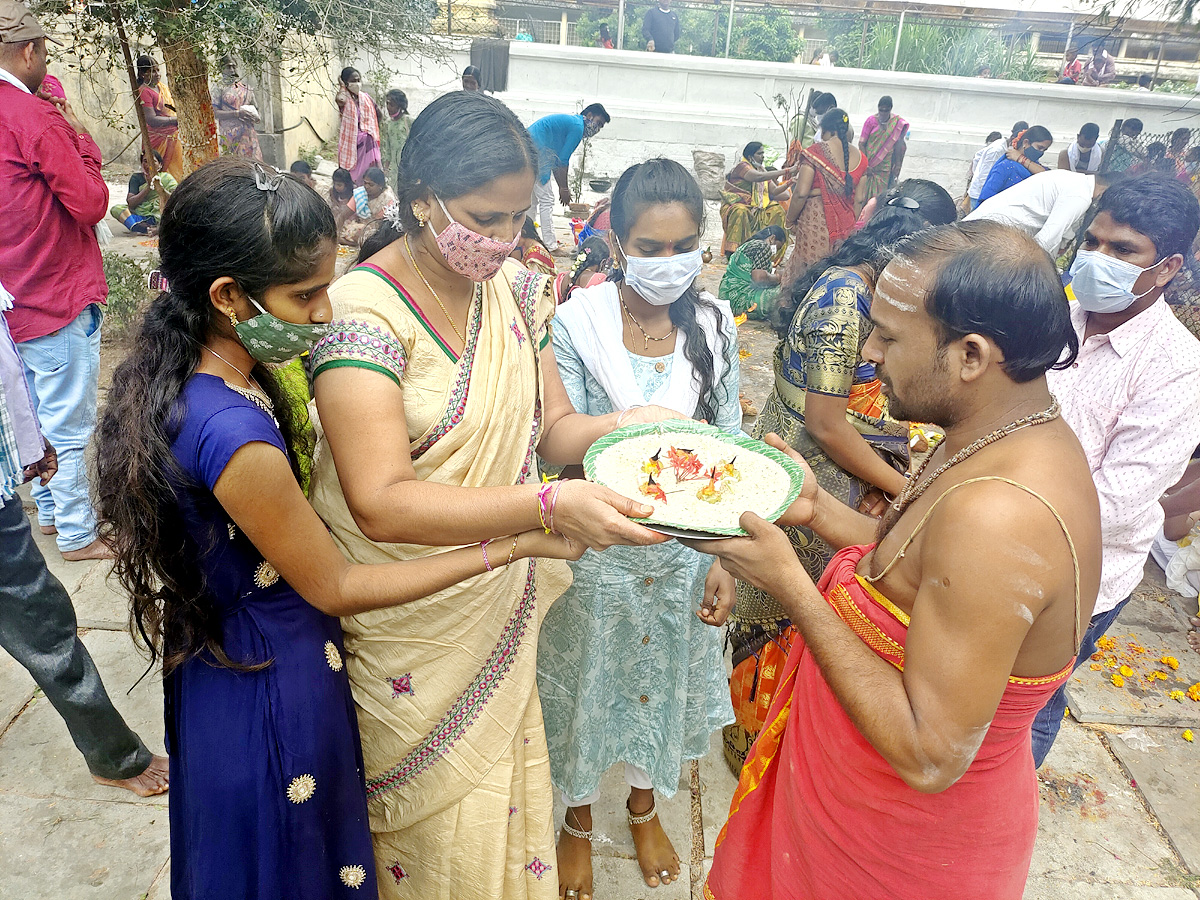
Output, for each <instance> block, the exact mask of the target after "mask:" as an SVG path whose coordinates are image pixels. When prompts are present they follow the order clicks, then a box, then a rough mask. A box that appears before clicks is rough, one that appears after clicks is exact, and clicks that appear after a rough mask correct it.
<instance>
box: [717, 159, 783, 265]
mask: <svg viewBox="0 0 1200 900" xmlns="http://www.w3.org/2000/svg"><path fill="white" fill-rule="evenodd" d="M764 158H765V151H764V150H763V145H762V144H761V143H760V142H758V141H751V142H750V143H749V144H747V145H746V148H745V149H744V150H743V151H742V159H741V162H739V163H738V164H737V165H736V166H734V167H733V169H732V170H730V172H729V174H728V175H726V176H725V187H724V189H723V190H722V191H721V225H722V226H723V227H724V229H725V241H724V242H723V243H722V244H721V252H723V253H724V254H725V256H727V257H728V256H732V255H733V253H734V251H736V250H737V248H738V247H740V246H742V244H744V243H746V241H748V240H750V237H751V235H753V234H754V233H755V232H757V231H761V230H762V229H763V228H766V227H767V226H768V225H783V217H784V214H785V212H786V210H785V209H784V201H786V200H787V197H788V189H787V185H786V183H785V184H777V183H776V182H777V180H778V179H780V178H783V179H787V178H790V177H791V176H792V174H793V173H792V171H791V170H790V169H768V168H766V167H765V166H764V165H763V160H764Z"/></svg>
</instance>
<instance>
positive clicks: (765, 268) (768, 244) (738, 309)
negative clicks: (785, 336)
mask: <svg viewBox="0 0 1200 900" xmlns="http://www.w3.org/2000/svg"><path fill="white" fill-rule="evenodd" d="M786 245H787V232H786V231H784V230H783V228H782V227H781V226H779V225H768V226H767V227H766V228H764V229H763V230H762V231H760V232H758V233H757V234H755V235H754V237H752V238H750V240H748V241H746V243H744V244H742V246H740V247H738V249H737V252H736V253H734V254H733V256H732V257H730V259H729V266H728V267H727V268H726V269H725V275H724V276H723V277H722V278H721V287H720V288H719V289H718V291H717V295H718V296H719V297H720V298H721V299H722V300H724V301H726V302H727V303H728V304H729V308H730V309H732V310H733V314H734V315H735V316H745V315H749V316H750V317H751V318H755V319H769V318H770V317H771V313H772V312H773V311H774V309H775V302H776V299H777V298H778V296H779V274H778V273H777V272H775V271H774V269H775V261H776V260H778V259H779V257H780V255H781V253H782V250H783V248H784V247H785V246H786Z"/></svg>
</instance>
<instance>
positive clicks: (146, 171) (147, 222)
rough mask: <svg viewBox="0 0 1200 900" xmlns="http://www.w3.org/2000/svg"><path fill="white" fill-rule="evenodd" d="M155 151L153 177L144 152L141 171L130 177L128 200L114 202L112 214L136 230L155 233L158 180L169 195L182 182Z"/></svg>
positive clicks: (139, 232)
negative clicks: (164, 168) (155, 170)
mask: <svg viewBox="0 0 1200 900" xmlns="http://www.w3.org/2000/svg"><path fill="white" fill-rule="evenodd" d="M150 152H152V153H153V154H154V163H155V168H156V169H157V170H158V174H157V175H155V176H154V177H153V178H151V177H150V167H149V166H148V165H147V164H146V157H145V156H144V155H143V156H142V171H140V172H135V173H134V174H133V176H132V177H131V178H130V179H129V190H128V191H127V192H126V194H125V202H124V203H123V204H120V205H118V206H114V207H113V208H112V209H110V210H109V214H110V215H111V216H112V217H113V218H114V219H116V220H117V221H118V222H120V223H121V224H122V225H124V226H125V227H126V228H128V229H129V230H130V231H132V232H134V233H135V234H154V233H155V232H156V231H157V230H158V214H159V200H158V191H157V189H156V188H155V184H156V183H157V184H160V185H162V189H163V193H164V194H166V195H167V196H170V195H171V194H172V193H173V192H174V191H175V188H177V187H178V186H179V183H178V182H177V181H176V180H175V176H174V175H172V174H171V173H170V172H165V171H163V167H162V165H163V158H162V157H161V156H160V155H159V154H158V152H157V151H154V150H152V151H150Z"/></svg>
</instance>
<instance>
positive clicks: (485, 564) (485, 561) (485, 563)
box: [479, 538, 495, 572]
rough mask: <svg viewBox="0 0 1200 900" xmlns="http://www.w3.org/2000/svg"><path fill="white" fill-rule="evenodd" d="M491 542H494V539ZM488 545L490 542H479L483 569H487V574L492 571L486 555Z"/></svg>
mask: <svg viewBox="0 0 1200 900" xmlns="http://www.w3.org/2000/svg"><path fill="white" fill-rule="evenodd" d="M492 540H495V538H493V539H492ZM490 543H491V541H480V542H479V549H480V550H482V551H483V567H484V568H485V569H487V570H488V571H489V572H490V571H492V564H491V562H490V561H489V560H488V555H487V545H488V544H490Z"/></svg>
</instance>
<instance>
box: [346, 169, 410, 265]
mask: <svg viewBox="0 0 1200 900" xmlns="http://www.w3.org/2000/svg"><path fill="white" fill-rule="evenodd" d="M395 202H396V195H395V194H393V193H392V189H391V188H390V187H388V186H387V176H386V175H384V174H383V169H381V168H379V167H378V166H371V168H369V169H367V174H366V175H364V176H363V183H362V186H361V187H356V188H355V189H354V191H353V194H352V197H351V200H350V203H349V205H350V207H351V209H352V211H353V213H354V217H353V218H352V219H349V220H348V221H347V222H346V224H345V225H343V226H342V230H341V242H342V243H343V244H349V245H350V246H351V247H357V246H358V245H359V244H360V243H362V236H363V233H364V232H365V231H366V229H367V226H368V225H370V224H371V223H372V222H378V221H379V220H380V219H382V218H383V212H384V210H386V209H387V208H388V207H389V206H391V205H392V204H393V203H395Z"/></svg>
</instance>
